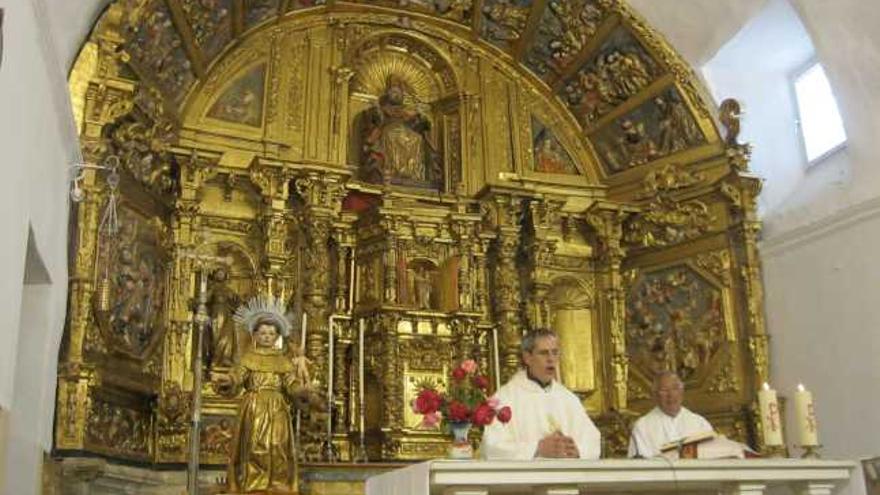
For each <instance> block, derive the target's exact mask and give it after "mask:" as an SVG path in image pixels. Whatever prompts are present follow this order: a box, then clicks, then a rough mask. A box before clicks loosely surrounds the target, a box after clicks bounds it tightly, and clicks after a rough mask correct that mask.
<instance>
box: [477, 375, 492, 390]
mask: <svg viewBox="0 0 880 495" xmlns="http://www.w3.org/2000/svg"><path fill="white" fill-rule="evenodd" d="M473 381H474V386H475V387H477V388H479V389H481V390H486V389H487V388H489V379H488V378H486V375H477V376H475V377H474V380H473Z"/></svg>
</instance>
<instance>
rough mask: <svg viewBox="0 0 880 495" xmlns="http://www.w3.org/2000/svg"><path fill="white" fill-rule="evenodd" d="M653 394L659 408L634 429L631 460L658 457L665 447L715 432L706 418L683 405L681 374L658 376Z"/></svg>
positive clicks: (630, 442)
mask: <svg viewBox="0 0 880 495" xmlns="http://www.w3.org/2000/svg"><path fill="white" fill-rule="evenodd" d="M653 392H654V402H655V404H656V405H657V406H656V407H655V408H654V409H652V410H651V412H649V413H648V414H645V415H644V416H642V417H641V418H639V419H638V420H637V421H636V424H635V425H634V426H633V429H632V436H630V439H629V457H643V458H650V457H656V456H658V455H660V453H661V452H660V448H661V446H663V445H664V444H667V443H670V442H677V441H679V440H683V439H685V438H687V437H693V436H695V435H701V434H707V433H712V431H713V429H712V425H711V424H709V422H708V421H706V418H704V417H702V416H700V415H699V414H696V413H693V412H691V411H690V410H688V409H687V408H686V407H684V406H682V405H681V404H682V401H683V400H684V383H683V382H682V381H681V378H679V377H678V375H676V374H675V373H673V372H671V371H664V372H662V373H660V374H658V375H657V377H656V378H655V379H654V390H653Z"/></svg>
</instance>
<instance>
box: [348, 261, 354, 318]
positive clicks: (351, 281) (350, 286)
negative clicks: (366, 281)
mask: <svg viewBox="0 0 880 495" xmlns="http://www.w3.org/2000/svg"><path fill="white" fill-rule="evenodd" d="M354 255H355V250H354V247H352V248H351V263H349V268H348V271H349V272H350V273H349V282H348V312H349V313H354Z"/></svg>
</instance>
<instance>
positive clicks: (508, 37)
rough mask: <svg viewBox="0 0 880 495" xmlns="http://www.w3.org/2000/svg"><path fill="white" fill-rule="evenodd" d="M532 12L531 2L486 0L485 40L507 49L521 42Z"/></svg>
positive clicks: (483, 32) (483, 13)
mask: <svg viewBox="0 0 880 495" xmlns="http://www.w3.org/2000/svg"><path fill="white" fill-rule="evenodd" d="M531 11H532V1H531V0H486V1H485V2H483V11H482V12H481V14H482V16H483V31H482V35H483V37H484V38H486V39H487V40H489V41H490V42H491V43H492V44H494V45H497V46H499V47H501V48H502V49H506V48H508V47H509V46H511V45H513V44H515V43H516V42H517V41H519V39H520V37H521V36H522V34H523V31H524V30H525V28H526V24H528V21H529V14H530V13H531Z"/></svg>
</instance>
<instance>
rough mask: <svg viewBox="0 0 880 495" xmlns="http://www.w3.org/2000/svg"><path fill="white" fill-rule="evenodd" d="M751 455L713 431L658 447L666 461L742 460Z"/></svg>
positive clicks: (743, 446)
mask: <svg viewBox="0 0 880 495" xmlns="http://www.w3.org/2000/svg"><path fill="white" fill-rule="evenodd" d="M749 453H753V452H752V450H751V449H749V447H748V446H746V445H743V444H741V443H739V442H736V441H733V440H731V439H729V438H727V437H725V436H724V435H719V434H717V433H715V432H714V431H706V432H702V433H697V434H694V435H690V436H687V437H684V438H682V439H681V440H678V441H676V442H668V443H665V444H663V445H662V446H661V447H660V455H662V456H663V457H666V458H667V459H743V458H745V457H746V456H747V454H749Z"/></svg>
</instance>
